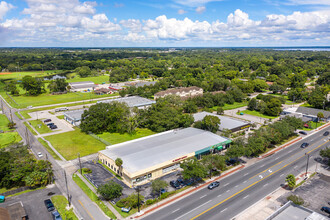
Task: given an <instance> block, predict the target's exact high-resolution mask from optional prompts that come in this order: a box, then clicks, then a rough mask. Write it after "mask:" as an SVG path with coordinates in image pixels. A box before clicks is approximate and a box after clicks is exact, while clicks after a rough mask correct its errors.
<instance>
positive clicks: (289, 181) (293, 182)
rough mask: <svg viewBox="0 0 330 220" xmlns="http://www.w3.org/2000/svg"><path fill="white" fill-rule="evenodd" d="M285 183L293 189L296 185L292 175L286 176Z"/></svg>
mask: <svg viewBox="0 0 330 220" xmlns="http://www.w3.org/2000/svg"><path fill="white" fill-rule="evenodd" d="M285 181H286V182H287V183H288V186H289V187H290V188H291V189H293V187H295V185H296V177H295V176H294V175H293V174H289V175H287V177H286V179H285Z"/></svg>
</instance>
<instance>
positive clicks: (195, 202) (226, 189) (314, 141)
mask: <svg viewBox="0 0 330 220" xmlns="http://www.w3.org/2000/svg"><path fill="white" fill-rule="evenodd" d="M325 130H327V129H323V130H321V131H319V132H315V133H314V134H313V135H311V136H309V137H307V138H304V139H303V140H301V141H299V142H297V143H295V144H293V145H291V146H289V147H287V148H285V149H283V150H281V151H278V152H277V153H275V154H273V155H272V156H269V157H267V158H265V159H262V160H260V161H259V162H257V163H255V164H253V165H251V166H248V167H246V168H244V169H242V170H240V171H238V172H236V173H234V174H232V175H230V176H228V177H226V178H224V179H220V187H218V188H215V189H213V190H209V189H207V188H206V187H205V188H203V189H201V190H199V191H197V192H196V193H194V194H191V195H189V196H186V197H184V198H182V199H180V200H178V201H176V202H174V203H172V204H170V205H168V206H166V207H164V208H162V209H160V210H157V211H155V212H154V213H151V214H150V215H148V216H145V217H143V219H147V220H148V219H150V220H152V219H164V220H165V219H174V220H179V219H207V220H209V219H231V218H233V217H235V216H236V215H237V214H239V213H240V212H242V211H244V210H245V209H247V208H248V207H250V206H251V205H252V204H254V203H255V202H257V201H259V200H260V199H262V198H264V197H265V196H267V195H268V194H269V193H271V192H272V191H274V190H275V189H277V188H279V187H281V186H283V185H284V184H285V177H286V175H288V174H291V173H292V174H294V175H297V174H299V173H301V172H303V171H304V170H305V169H306V161H307V157H306V156H305V153H309V154H310V155H311V156H312V158H313V157H315V156H318V154H319V151H320V150H321V149H323V148H325V147H326V146H328V145H329V137H324V136H323V133H324V132H325ZM303 142H308V143H310V146H309V147H307V148H304V149H302V148H300V145H301V144H302V143H303ZM312 158H310V159H309V166H310V167H311V166H314V164H315V161H314V160H313V159H312Z"/></svg>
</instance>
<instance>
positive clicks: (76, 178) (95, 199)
mask: <svg viewBox="0 0 330 220" xmlns="http://www.w3.org/2000/svg"><path fill="white" fill-rule="evenodd" d="M72 179H73V181H75V182H76V184H77V185H78V186H79V187H80V188H81V189H82V191H84V193H85V194H86V195H87V196H88V197H89V198H90V199H91V200H92V201H93V202H95V203H96V204H97V205H98V206H99V207H100V209H101V210H102V211H103V212H104V213H105V214H106V215H107V216H109V217H110V218H112V219H117V218H116V216H115V214H113V213H112V212H111V210H110V209H109V208H108V207H107V206H106V205H105V204H104V203H103V202H102V201H101V200H100V199H99V197H98V196H97V195H96V194H95V193H94V192H93V191H92V190H91V189H90V188H89V187H88V186H87V185H86V184H85V183H84V181H82V179H80V177H79V176H78V175H76V174H73V176H72Z"/></svg>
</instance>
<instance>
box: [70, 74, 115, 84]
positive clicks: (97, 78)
mask: <svg viewBox="0 0 330 220" xmlns="http://www.w3.org/2000/svg"><path fill="white" fill-rule="evenodd" d="M83 81H92V82H94V83H95V84H102V83H103V82H105V83H109V76H92V77H86V78H80V77H79V76H78V75H76V77H75V78H73V79H68V80H67V82H68V83H70V82H83Z"/></svg>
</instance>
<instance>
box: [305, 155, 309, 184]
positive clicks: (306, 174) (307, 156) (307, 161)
mask: <svg viewBox="0 0 330 220" xmlns="http://www.w3.org/2000/svg"><path fill="white" fill-rule="evenodd" d="M305 155H307V164H306V174H305V177H306V178H307V171H308V162H309V154H308V153H305Z"/></svg>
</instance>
